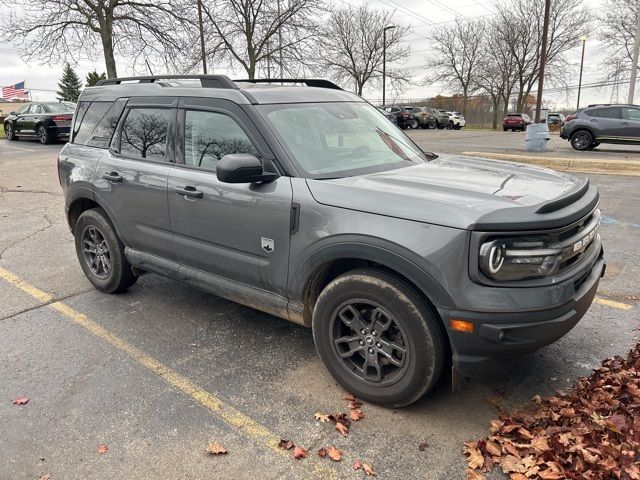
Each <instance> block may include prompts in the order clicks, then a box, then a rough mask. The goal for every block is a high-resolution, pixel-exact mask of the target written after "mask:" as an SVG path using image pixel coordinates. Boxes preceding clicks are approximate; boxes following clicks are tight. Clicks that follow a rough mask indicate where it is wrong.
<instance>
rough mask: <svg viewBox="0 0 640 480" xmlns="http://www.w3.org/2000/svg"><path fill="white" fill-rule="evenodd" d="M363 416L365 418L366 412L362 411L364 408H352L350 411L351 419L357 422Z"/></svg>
mask: <svg viewBox="0 0 640 480" xmlns="http://www.w3.org/2000/svg"><path fill="white" fill-rule="evenodd" d="M362 418H364V413H362V410H360V409H359V408H356V409H355V410H351V411H350V412H349V420H352V421H354V422H357V421H358V420H360V419H362Z"/></svg>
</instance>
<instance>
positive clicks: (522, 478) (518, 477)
mask: <svg viewBox="0 0 640 480" xmlns="http://www.w3.org/2000/svg"><path fill="white" fill-rule="evenodd" d="M509 479H510V480H529V478H528V477H527V476H526V475H523V474H522V473H511V474H509Z"/></svg>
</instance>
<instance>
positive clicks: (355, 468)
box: [353, 460, 362, 470]
mask: <svg viewBox="0 0 640 480" xmlns="http://www.w3.org/2000/svg"><path fill="white" fill-rule="evenodd" d="M361 468H362V462H361V461H360V460H356V462H355V463H354V464H353V469H354V470H360V469H361Z"/></svg>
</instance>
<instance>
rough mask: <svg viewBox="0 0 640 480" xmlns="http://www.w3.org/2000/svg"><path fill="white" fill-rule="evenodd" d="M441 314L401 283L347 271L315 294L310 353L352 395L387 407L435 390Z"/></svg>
mask: <svg viewBox="0 0 640 480" xmlns="http://www.w3.org/2000/svg"><path fill="white" fill-rule="evenodd" d="M439 322H440V320H439V318H438V317H437V315H436V314H435V313H434V312H433V311H432V309H430V308H429V307H428V306H427V305H426V303H425V301H424V300H423V299H422V298H421V297H420V296H419V295H418V294H417V293H416V292H415V291H414V290H413V289H412V288H411V287H410V286H409V285H407V284H406V283H405V282H404V281H402V280H400V279H399V278H397V277H395V276H393V275H391V274H389V273H387V272H384V271H382V270H377V269H373V268H364V269H358V270H353V271H350V272H347V273H345V274H343V275H341V276H340V277H338V278H336V279H335V280H333V281H332V282H331V283H330V284H329V285H328V286H327V287H326V288H325V289H324V290H323V291H322V293H321V294H320V296H319V297H318V300H317V302H316V305H315V308H314V312H313V338H314V342H315V345H316V350H317V351H318V354H319V356H320V358H321V359H322V362H323V363H324V365H325V367H326V368H327V370H329V372H330V373H331V375H332V376H333V377H334V378H335V379H336V380H337V381H338V382H339V383H340V385H342V387H343V388H345V389H346V390H347V391H348V392H350V393H353V394H354V395H356V396H358V397H360V398H362V399H364V400H367V401H370V402H373V403H379V404H381V405H385V406H388V407H401V406H405V405H409V404H410V403H413V402H415V401H416V400H418V399H419V398H420V397H422V396H423V395H424V394H425V393H426V392H427V391H428V390H430V389H431V388H433V386H434V385H435V384H436V383H437V381H438V379H439V378H440V375H441V373H442V370H443V367H444V364H445V355H446V354H445V351H446V349H445V341H444V333H443V331H442V329H441V327H440V325H439Z"/></svg>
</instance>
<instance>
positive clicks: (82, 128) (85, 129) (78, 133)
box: [73, 102, 112, 143]
mask: <svg viewBox="0 0 640 480" xmlns="http://www.w3.org/2000/svg"><path fill="white" fill-rule="evenodd" d="M83 103H84V102H80V106H79V107H78V112H77V113H76V117H77V118H76V122H75V124H74V127H73V131H74V135H73V143H85V142H86V141H87V140H88V139H89V137H90V136H91V132H93V129H94V128H96V125H98V123H99V122H100V120H102V117H104V115H105V113H107V110H109V107H111V104H112V102H91V103H90V104H89V105H88V106H87V107H85V106H84V105H83Z"/></svg>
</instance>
